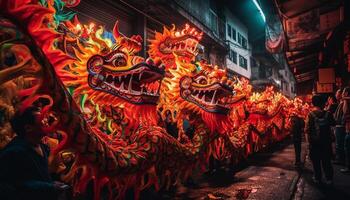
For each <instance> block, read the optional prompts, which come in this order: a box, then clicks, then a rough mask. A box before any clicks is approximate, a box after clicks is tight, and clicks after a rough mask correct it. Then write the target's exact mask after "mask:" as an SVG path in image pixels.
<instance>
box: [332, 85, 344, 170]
mask: <svg viewBox="0 0 350 200" xmlns="http://www.w3.org/2000/svg"><path fill="white" fill-rule="evenodd" d="M336 97H337V100H338V101H339V104H338V107H337V109H336V110H335V112H334V119H335V122H336V126H335V156H336V157H335V162H334V163H335V164H344V162H345V151H344V142H345V124H344V115H343V107H344V100H342V90H338V91H337V93H336Z"/></svg>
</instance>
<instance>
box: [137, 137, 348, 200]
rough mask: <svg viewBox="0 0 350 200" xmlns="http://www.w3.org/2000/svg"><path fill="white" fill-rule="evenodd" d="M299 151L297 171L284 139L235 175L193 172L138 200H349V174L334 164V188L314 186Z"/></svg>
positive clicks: (307, 166) (256, 156) (253, 157)
mask: <svg viewBox="0 0 350 200" xmlns="http://www.w3.org/2000/svg"><path fill="white" fill-rule="evenodd" d="M302 149H303V150H302V158H303V161H304V166H303V167H302V169H301V170H297V169H296V168H295V167H294V147H293V145H292V144H291V143H290V140H286V141H284V142H281V143H279V144H276V145H274V146H273V147H271V148H269V149H267V150H264V151H262V152H259V153H256V154H255V155H253V156H251V157H250V158H248V160H247V161H245V162H243V163H242V164H241V165H240V166H238V167H237V169H236V170H235V173H234V172H227V171H225V170H220V171H218V172H216V173H214V174H210V175H209V174H204V175H196V173H195V174H194V176H193V181H191V182H190V183H187V184H178V186H177V187H176V188H173V190H172V191H163V192H158V193H157V192H155V191H153V192H152V191H146V192H144V193H143V194H141V199H202V200H210V199H237V200H245V199H252V200H253V199H254V200H255V199H256V200H302V199H303V200H316V199H317V200H318V199H322V200H326V199H332V200H338V199H339V200H343V199H344V200H345V199H346V200H350V175H344V174H341V173H340V172H339V170H340V166H337V165H334V171H335V177H334V187H325V186H323V185H321V186H317V185H314V184H313V183H312V170H311V169H312V167H311V164H310V161H309V160H308V158H307V153H306V152H307V151H306V144H305V143H303V145H302Z"/></svg>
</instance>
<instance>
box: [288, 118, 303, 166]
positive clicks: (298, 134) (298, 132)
mask: <svg viewBox="0 0 350 200" xmlns="http://www.w3.org/2000/svg"><path fill="white" fill-rule="evenodd" d="M291 122H292V128H291V134H292V136H293V143H294V150H295V163H294V164H295V166H296V167H300V164H301V159H300V154H301V140H302V135H303V133H304V126H305V122H304V120H303V119H302V118H301V117H299V116H298V115H293V116H292V117H291Z"/></svg>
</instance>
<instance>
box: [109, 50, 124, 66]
mask: <svg viewBox="0 0 350 200" xmlns="http://www.w3.org/2000/svg"><path fill="white" fill-rule="evenodd" d="M112 64H113V65H114V66H115V67H121V66H126V64H127V63H126V58H125V55H124V54H122V53H116V54H115V55H114V56H113V60H112Z"/></svg>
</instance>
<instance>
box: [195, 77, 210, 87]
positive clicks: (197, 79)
mask: <svg viewBox="0 0 350 200" xmlns="http://www.w3.org/2000/svg"><path fill="white" fill-rule="evenodd" d="M195 81H196V82H197V83H199V84H202V85H205V84H207V83H208V81H207V79H206V78H205V76H199V77H197V78H196V79H195Z"/></svg>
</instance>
